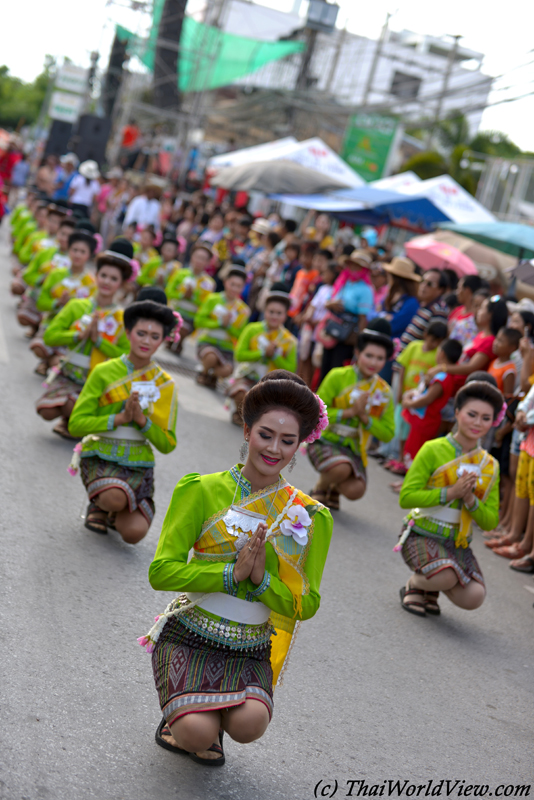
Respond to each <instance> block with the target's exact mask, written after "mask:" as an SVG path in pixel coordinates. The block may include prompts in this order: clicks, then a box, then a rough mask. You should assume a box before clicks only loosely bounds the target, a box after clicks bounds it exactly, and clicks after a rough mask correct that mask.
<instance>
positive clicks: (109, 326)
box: [97, 315, 119, 336]
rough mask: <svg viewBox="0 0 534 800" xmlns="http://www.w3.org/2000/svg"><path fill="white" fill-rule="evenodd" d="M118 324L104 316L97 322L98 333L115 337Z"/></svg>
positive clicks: (109, 317) (111, 318) (113, 318)
mask: <svg viewBox="0 0 534 800" xmlns="http://www.w3.org/2000/svg"><path fill="white" fill-rule="evenodd" d="M118 327H119V323H118V322H117V320H116V319H115V317H112V316H110V315H106V316H105V317H104V318H103V319H99V320H98V324H97V329H98V332H99V333H105V334H106V335H107V336H115V334H116V333H117V329H118Z"/></svg>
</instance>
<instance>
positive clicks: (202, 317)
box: [195, 292, 250, 350]
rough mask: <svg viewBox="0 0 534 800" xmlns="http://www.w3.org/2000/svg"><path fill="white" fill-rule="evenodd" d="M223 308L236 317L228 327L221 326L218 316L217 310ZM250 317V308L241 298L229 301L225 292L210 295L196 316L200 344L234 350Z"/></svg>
mask: <svg viewBox="0 0 534 800" xmlns="http://www.w3.org/2000/svg"><path fill="white" fill-rule="evenodd" d="M221 306H222V307H223V308H224V309H225V310H227V311H231V312H233V313H234V315H235V316H234V319H233V320H232V322H230V324H229V325H227V326H224V325H221V323H220V321H219V319H218V317H217V314H216V309H217V308H218V307H221ZM249 316H250V308H249V307H248V306H247V304H246V303H244V302H243V300H241V299H240V298H239V297H238V298H237V300H233V301H229V300H227V298H226V295H225V293H224V292H220V293H219V292H215V293H214V294H210V295H209V297H208V298H207V300H205V301H204V302H203V303H202V305H201V306H200V308H199V309H198V311H197V313H196V315H195V328H196V329H197V330H198V340H197V341H198V343H199V344H201V343H205V344H213V345H217V347H220V348H222V349H223V350H233V349H234V347H235V345H236V344H237V340H238V338H239V334H240V333H241V331H242V330H243V328H244V327H245V325H246V324H247V320H248V318H249Z"/></svg>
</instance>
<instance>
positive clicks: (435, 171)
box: [399, 150, 448, 181]
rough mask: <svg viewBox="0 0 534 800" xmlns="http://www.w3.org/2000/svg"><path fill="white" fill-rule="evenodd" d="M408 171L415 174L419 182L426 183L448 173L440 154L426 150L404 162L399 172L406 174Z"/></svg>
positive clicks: (445, 163)
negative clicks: (419, 179)
mask: <svg viewBox="0 0 534 800" xmlns="http://www.w3.org/2000/svg"><path fill="white" fill-rule="evenodd" d="M409 170H411V171H412V172H415V174H416V175H418V176H419V178H421V180H423V181H426V180H428V179H429V178H437V177H438V175H443V173H444V172H448V165H447V162H446V161H445V159H444V158H443V156H442V155H441V154H440V153H438V152H436V151H435V150H427V151H425V152H424V153H417V154H416V155H415V156H412V157H411V158H409V159H408V160H407V161H405V162H404V164H403V165H402V167H401V168H400V170H399V172H408V171H409Z"/></svg>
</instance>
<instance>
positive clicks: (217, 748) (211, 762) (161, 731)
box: [155, 717, 226, 767]
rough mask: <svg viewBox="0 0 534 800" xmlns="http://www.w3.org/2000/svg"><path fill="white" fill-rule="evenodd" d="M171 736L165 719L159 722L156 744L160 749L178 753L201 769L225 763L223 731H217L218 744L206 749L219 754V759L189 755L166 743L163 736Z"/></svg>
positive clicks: (179, 748) (186, 751) (185, 751)
mask: <svg viewBox="0 0 534 800" xmlns="http://www.w3.org/2000/svg"><path fill="white" fill-rule="evenodd" d="M164 735H165V736H172V733H171V731H170V728H169V726H168V725H167V720H166V719H165V717H163V719H162V720H161V722H160V723H159V725H158V729H157V731H156V737H155V738H156V744H159V746H160V747H163V748H164V749H165V750H170V751H171V752H174V753H179V754H180V755H182V756H189V757H190V758H191V760H192V761H196V763H197V764H202V766H203V767H222V765H223V764H224V762H225V761H226V758H225V755H224V750H223V737H224V731H223V730H220V731H219V744H215V743H213V744H212V745H211V747H208V750H211V751H212V752H213V753H220V754H221V757H220V758H213V759H211V758H201V757H200V756H197V754H196V753H190V752H189V751H188V750H183V749H182V748H181V747H178V745H173V744H171V743H170V742H167V741H166V740H165V739H164V738H163V736H164Z"/></svg>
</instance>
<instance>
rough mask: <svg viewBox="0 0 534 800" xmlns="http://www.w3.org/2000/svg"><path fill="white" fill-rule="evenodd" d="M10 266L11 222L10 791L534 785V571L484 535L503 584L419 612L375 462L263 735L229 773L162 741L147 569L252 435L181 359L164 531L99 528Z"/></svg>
mask: <svg viewBox="0 0 534 800" xmlns="http://www.w3.org/2000/svg"><path fill="white" fill-rule="evenodd" d="M9 272H10V260H9V254H8V248H7V235H6V225H5V223H4V225H3V228H2V231H1V232H0V380H1V384H0V385H1V387H2V400H1V406H2V411H1V414H0V432H1V433H0V447H1V460H0V470H1V482H0V485H1V487H2V490H1V495H0V496H1V501H2V513H1V514H0V548H1V550H0V552H1V557H0V617H1V624H0V646H1V653H2V655H1V659H0V798H2V800H34V799H35V800H48V798H50V799H52V798H53V800H73V798H74V799H75V800H82V799H83V800H85V798H98V800H122V799H124V800H149V799H151V798H161V799H162V800H163V799H164V798H179V800H205V798H208V797H209V798H211V797H213V798H217V799H220V800H226V799H227V798H228V800H229V799H230V798H239V799H241V798H244V799H245V800H278V799H279V798H280V799H281V800H311V798H313V797H314V796H316V795H315V794H314V792H315V788H316V786H317V784H318V782H319V781H323V783H321V784H320V785H319V787H318V789H317V796H336V797H338V798H339V797H346V796H354V797H356V796H366V792H368V791H369V788H368V789H367V790H366V789H365V783H366V784H368V786H369V787H370V786H371V785H372V784H376V785H377V787H378V788H376V789H375V790H373V793H374V794H378V796H387V795H388V791H389V790H390V786H389V784H388V783H387V781H389V780H391V781H397V780H400V781H402V782H403V781H408V784H407V786H406V789H405V793H404V794H403V795H402V796H409V794H410V792H412V796H431V792H432V791H433V790H438V789H439V790H440V792H441V796H446V791H447V788H448V789H449V796H450V797H458V796H462V795H461V790H462V787H463V789H464V790H465V787H466V786H468V785H476V784H482V785H488V787H489V789H488V790H487V795H486V796H497V787H498V786H499V785H504V786H508V785H513V786H515V785H517V784H519V785H527V784H530V783H534V781H533V777H534V753H533V747H534V735H533V734H534V731H533V711H532V710H533V707H534V703H533V700H534V698H533V689H534V680H533V666H534V657H533V650H534V647H533V620H534V609H533V608H532V601H533V599H534V597H533V595H532V594H530V593H528V592H527V591H525V589H524V586H530V587H531V588H533V587H534V583H533V582H532V579H531V578H530V577H528V576H521V575H518V574H516V573H513V572H512V571H511V570H509V569H508V565H507V563H506V562H505V561H503V560H501V559H498V558H497V557H495V556H493V555H492V554H491V553H490V552H489V551H488V550H487V549H486V548H484V547H483V545H482V538H481V536H480V534H479V533H477V534H476V536H475V542H474V549H475V551H476V553H477V555H478V557H479V558H480V562H481V565H482V568H483V570H484V573H485V576H486V579H487V585H488V597H487V600H486V602H485V603H484V605H483V606H482V608H481V609H479V610H477V611H474V612H466V611H462V610H460V609H458V608H456V607H454V606H452V605H451V604H449V603H448V602H447V601H446V600H444V601H443V602H442V616H441V617H438V618H426V619H423V620H421V619H417V618H416V617H414V616H412V615H409V614H407V613H405V612H404V611H403V610H402V609H401V607H400V604H399V595H398V592H399V587H400V586H401V585H402V584H403V583H404V582H405V580H406V578H407V575H408V572H407V568H406V566H405V565H404V563H403V562H402V560H401V558H400V556H399V555H398V554H396V553H393V552H392V547H393V545H394V544H395V541H396V538H397V534H398V531H399V526H400V521H401V518H402V512H401V511H400V509H399V508H398V506H397V502H396V498H395V496H393V495H392V494H390V492H389V490H388V478H389V476H388V475H387V474H386V473H385V472H384V471H382V470H381V469H380V468H379V467H377V466H376V465H375V464H371V467H370V475H369V490H368V492H367V494H366V496H365V497H364V498H363V499H362V500H361V501H359V502H358V503H348V502H344V503H343V507H342V510H341V511H340V512H338V513H336V515H335V526H334V535H333V540H332V546H331V548H330V554H329V557H328V561H327V564H326V569H325V574H324V580H323V584H322V598H323V599H322V605H321V609H320V611H319V613H318V614H317V616H316V617H315V618H314V619H313V620H310V621H308V622H306V623H305V624H303V625H302V626H301V630H300V633H299V636H298V638H297V641H296V644H295V646H294V649H293V653H292V657H291V662H290V666H289V669H288V671H287V673H286V678H285V684H284V686H282V687H280V688H278V689H277V690H276V692H275V715H274V718H273V722H272V724H271V726H270V727H269V729H268V731H267V733H266V735H265V736H264V737H263V739H262V740H261V741H259V742H256V743H254V744H252V745H245V746H243V745H238V744H235V743H233V742H227V745H226V754H227V763H226V766H225V767H224V768H222V769H217V770H210V769H206V768H202V767H200V766H197V765H196V764H194V763H192V762H190V761H188V760H187V758H184V757H181V756H178V755H176V754H174V753H169V752H166V751H164V750H161V749H160V748H159V747H157V746H156V744H155V743H154V731H155V728H156V726H157V724H158V722H159V719H160V712H159V708H158V703H157V696H156V692H155V690H154V686H153V681H152V674H151V666H150V658H149V656H147V655H146V654H145V652H144V651H143V650H142V649H141V648H140V647H139V645H138V644H137V642H136V638H137V637H138V636H140V635H142V634H144V633H145V632H146V631H147V630H148V629H149V627H150V626H151V621H152V619H153V617H154V615H155V614H156V613H157V612H158V611H161V610H162V609H163V608H164V606H165V605H166V603H167V602H168V600H169V599H170V597H171V596H170V595H168V594H165V593H157V592H155V591H153V590H152V589H151V587H150V586H149V583H148V579H147V571H148V567H149V564H150V562H151V559H152V556H153V554H154V551H155V548H156V544H157V540H158V534H159V531H160V527H161V523H162V520H163V516H164V513H165V509H166V507H167V504H168V502H169V500H170V497H171V494H172V490H173V487H174V486H175V484H176V482H177V481H178V480H179V479H180V477H181V476H182V475H183V474H184V473H187V472H193V471H198V472H210V471H217V470H222V469H227V468H229V467H230V466H232V465H233V464H234V463H235V462H236V461H237V460H238V451H239V447H240V444H241V441H242V437H241V435H240V432H239V430H238V429H237V428H235V427H233V426H231V425H230V423H229V422H228V414H227V412H226V411H225V410H224V409H223V405H222V398H221V397H220V396H219V395H216V394H213V393H211V392H210V391H209V390H207V389H203V388H199V387H197V386H196V385H195V384H194V383H193V381H192V380H191V378H189V377H185V376H183V375H180V374H178V373H177V376H176V377H177V381H178V384H179V387H180V411H179V419H178V447H177V449H176V451H175V452H174V453H172V454H170V455H168V456H160V455H159V454H158V455H157V457H156V463H157V466H156V506H157V513H156V519H155V522H154V524H153V526H152V528H151V530H150V532H149V534H148V536H147V537H146V539H145V540H144V541H143V542H141V543H140V544H139V545H137V546H136V547H131V546H128V545H125V544H123V543H122V542H121V541H120V540H119V538H118V535H116V534H113V533H112V534H110V535H108V536H106V537H104V536H99V535H96V534H92V533H90V532H88V531H86V530H85V529H84V527H83V525H82V520H81V518H80V512H81V510H82V509H83V508H84V506H85V499H84V492H83V488H82V484H81V481H80V480H79V478H71V477H70V476H69V475H68V474H67V472H66V467H67V464H68V462H69V459H70V453H71V445H70V444H69V443H67V442H64V441H62V440H60V439H59V438H58V437H56V436H54V434H52V433H51V431H50V427H51V426H50V425H49V424H47V423H45V422H44V421H43V420H41V419H40V418H39V417H38V416H37V415H36V413H35V411H34V401H35V399H36V398H37V397H38V396H39V393H40V381H41V379H40V378H38V377H37V376H36V375H34V374H33V368H34V366H35V359H34V357H33V355H32V354H31V353H30V352H29V350H28V347H27V340H25V339H24V338H23V335H22V331H21V329H20V328H19V327H18V326H17V323H16V320H15V315H14V306H15V302H14V298H12V297H11V296H10V294H9V292H8V285H9V279H10V275H9ZM177 363H179V362H178V361H177ZM293 478H294V482H295V483H296V485H298V486H301V487H302V488H303V489H305V490H308V489H309V488H310V487H311V485H312V484H313V480H314V474H313V470H312V469H311V467H310V465H309V464H308V463H307V462H306V460H305V459H304V458H303V457H301V456H299V463H298V465H297V467H296V469H295V471H294V473H293ZM430 780H432V781H433V783H432V784H430V785H429V784H428V781H430ZM441 780H449V781H452V783H451V784H449V786H448V787H447V785H445V784H444V785H441V784H439V781H441ZM457 780H458V781H459V783H457V784H456V786H455V788H454V781H457ZM334 781H337V782H338V783H337V786H338V788H337V791H336V792H335V793H334V795H332V792H334V789H335V785H336V784H335V783H334ZM351 781H353V782H354V781H356V783H352V794H350V792H351V788H350V787H351V783H350V782H351ZM462 781H465V783H462ZM347 782H349V783H347ZM358 782H359V783H358ZM412 785H415V786H416V787H417V786H423V789H422V790H421V789H419V790H417V788H415V789H412V788H411V786H412ZM429 786H430V788H429ZM425 791H426V792H427V794H426V795H425ZM500 791H501V793H502V791H503V790H500ZM506 791H508V792H509V790H506ZM513 791H514V792H515V790H513ZM321 792H323V794H322V795H321ZM358 792H359V794H358ZM380 793H381V794H380ZM533 793H534V787H533V788H531V790H530V794H531V795H532V794H533ZM392 796H398V794H397V792H396V790H395V787H394V786H393V787H392ZM434 796H436V794H434ZM511 796H514V795H513V794H512V795H511ZM515 796H518V795H515ZM523 796H526V795H525V794H523Z"/></svg>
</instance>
